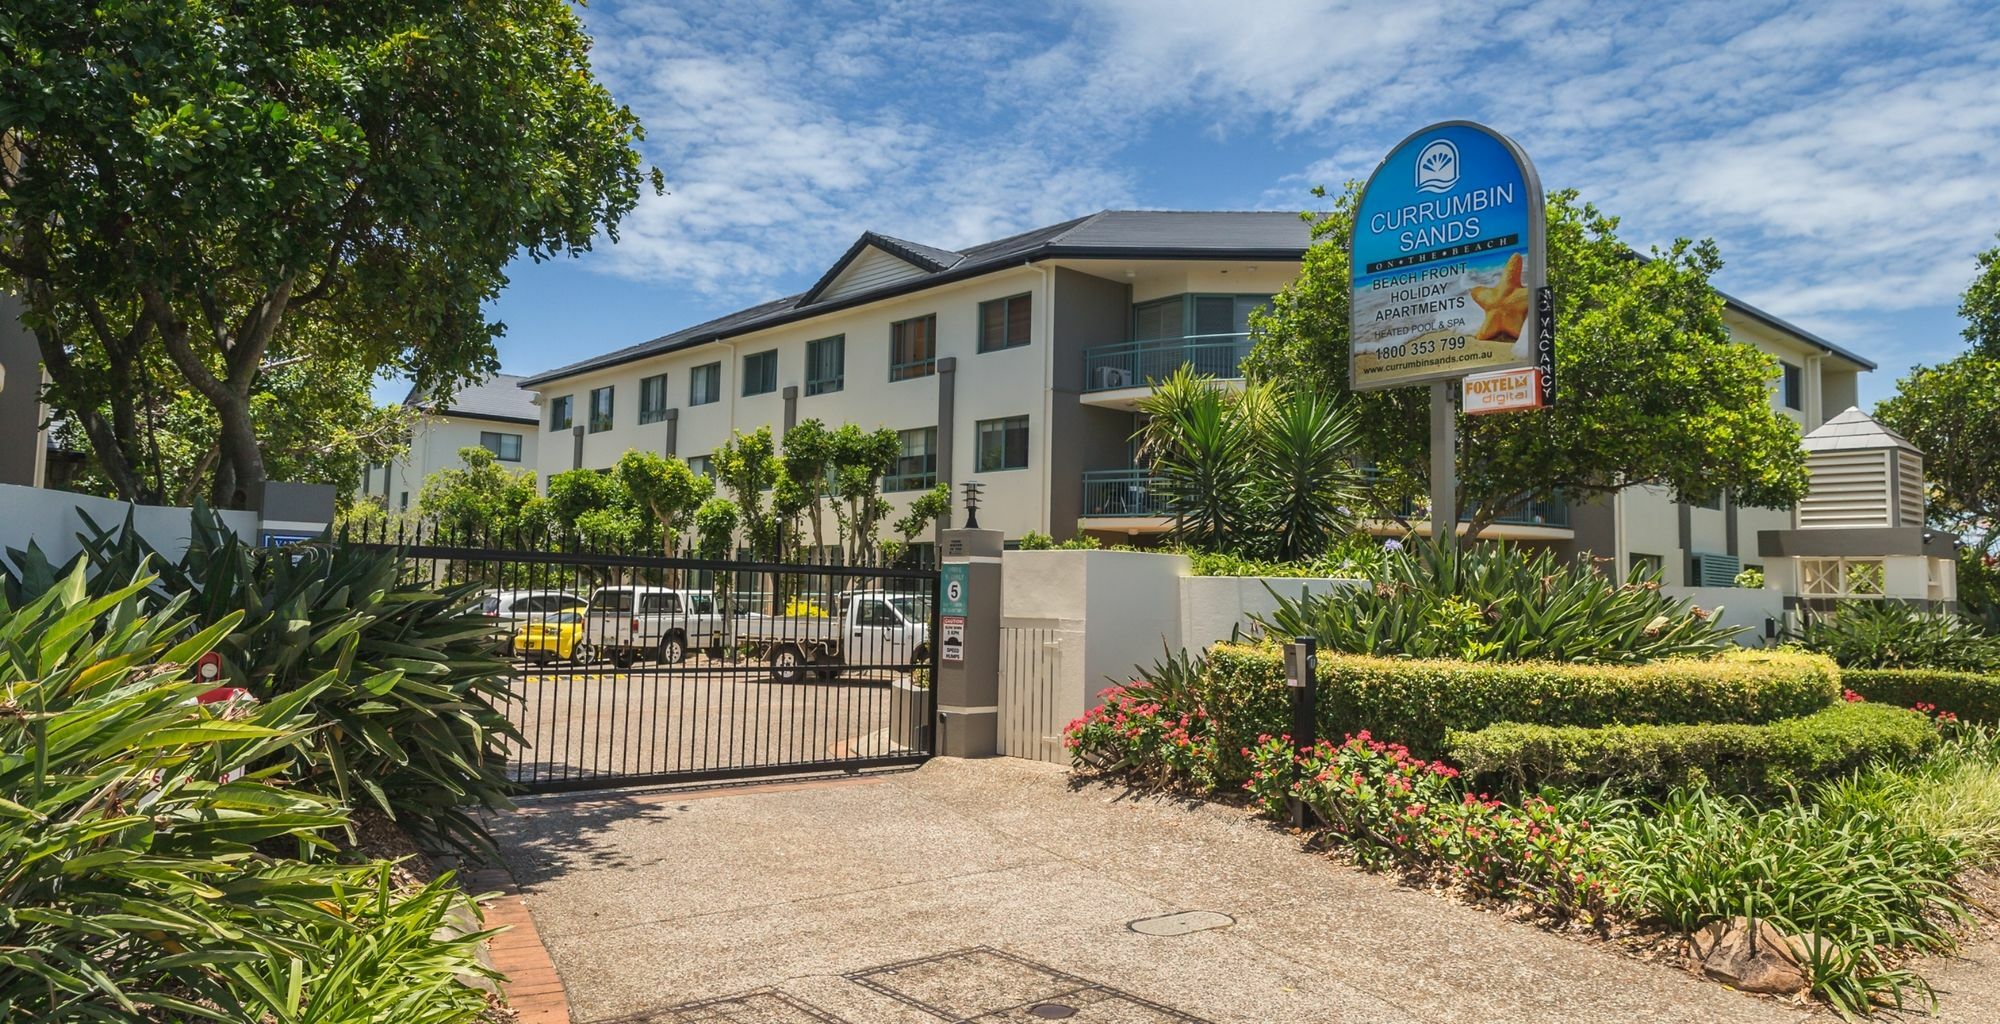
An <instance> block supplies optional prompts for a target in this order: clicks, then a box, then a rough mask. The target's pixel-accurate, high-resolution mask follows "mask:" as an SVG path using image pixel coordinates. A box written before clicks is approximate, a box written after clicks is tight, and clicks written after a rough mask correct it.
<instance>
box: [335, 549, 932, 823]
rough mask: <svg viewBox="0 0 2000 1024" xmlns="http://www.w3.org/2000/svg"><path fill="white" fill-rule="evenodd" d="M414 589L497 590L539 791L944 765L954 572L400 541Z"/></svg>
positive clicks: (524, 770) (526, 755) (489, 599)
mask: <svg viewBox="0 0 2000 1024" xmlns="http://www.w3.org/2000/svg"><path fill="white" fill-rule="evenodd" d="M345 539H347V540H349V541H350V542H354V543H363V544H369V545H379V546H384V547H390V548H393V549H395V550H396V551H398V552H399V553H400V554H401V556H402V557H403V559H404V562H405V571H406V572H407V573H408V574H409V576H410V577H411V578H413V579H414V580H417V581H421V582H425V583H428V584H431V585H434V586H440V587H446V586H449V587H457V586H471V587H475V588H477V592H478V601H479V605H478V608H479V611H480V613H481V614H482V615H484V616H485V617H486V619H487V620H488V621H489V622H490V623H491V636H492V638H493V642H494V643H495V645H496V646H497V648H498V649H499V650H500V651H501V652H503V653H504V655H505V656H506V657H507V659H508V662H509V664H510V665H511V666H512V672H513V682H514V685H513V687H512V690H513V700H512V702H511V704H510V706H509V707H508V708H507V709H506V712H507V716H508V718H509V719H510V720H511V721H512V722H513V723H514V725H515V727H516V728H517V729H518V730H519V731H520V733H521V741H520V742H518V743H514V744H511V745H510V746H511V749H510V751H509V753H510V758H511V760H510V766H509V770H510V774H511V776H512V778H513V779H514V780H515V781H516V782H519V783H521V784H522V785H523V786H524V787H526V788H528V789H529V790H533V791H543V792H549V791H561V790H576V789H588V788H596V787H606V786H619V785H634V784H643V783H656V782H677V781H695V780H703V779H726V778H740V777H746V776H755V775H770V774H787V773H793V772H807V771H821V770H838V769H857V768H867V767H885V766H891V765H906V764H915V763H919V762H921V761H923V760H924V759H925V758H927V757H929V756H930V754H931V752H932V743H933V737H934V735H935V726H936V704H935V701H934V700H933V696H932V695H933V690H932V683H933V681H934V680H935V679H936V669H937V665H936V658H937V645H936V643H935V641H934V639H933V638H934V637H936V636H937V586H938V573H937V570H936V568H935V567H934V566H931V565H929V564H925V563H924V562H921V561H918V560H915V559H907V558H906V559H903V560H900V561H897V562H894V563H888V562H884V561H882V560H875V559H865V558H864V559H850V558H845V557H834V556H832V555H831V554H829V557H827V558H826V559H825V560H823V561H814V560H810V559H806V560H798V561H784V562H766V561H753V560H750V559H749V558H747V557H745V558H740V559H735V560H714V559H700V558H694V557H689V556H688V555H687V554H686V553H685V552H676V553H673V554H666V553H659V552H646V551H634V550H623V549H613V548H607V547H604V546H599V545H592V544H590V543H588V542H584V541H578V540H574V539H570V538H560V537H554V536H548V535H538V536H509V537H493V536H488V535H484V534H480V533H478V532H477V531H472V530H465V531H438V530H435V529H432V528H429V527H411V526H407V525H404V526H385V527H377V528H375V529H372V530H358V531H352V532H350V533H349V534H348V535H347V536H346V538H345Z"/></svg>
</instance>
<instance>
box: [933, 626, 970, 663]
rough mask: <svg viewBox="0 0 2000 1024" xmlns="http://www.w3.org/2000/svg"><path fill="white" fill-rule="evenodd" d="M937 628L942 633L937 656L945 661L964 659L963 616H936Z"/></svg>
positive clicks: (960, 660)
mask: <svg viewBox="0 0 2000 1024" xmlns="http://www.w3.org/2000/svg"><path fill="white" fill-rule="evenodd" d="M938 630H939V632H941V633H942V634H943V639H942V641H941V642H940V643H939V644H938V656H939V657H941V658H943V659H944V660H946V661H956V662H962V661H964V660H965V616H963V615H940V616H938Z"/></svg>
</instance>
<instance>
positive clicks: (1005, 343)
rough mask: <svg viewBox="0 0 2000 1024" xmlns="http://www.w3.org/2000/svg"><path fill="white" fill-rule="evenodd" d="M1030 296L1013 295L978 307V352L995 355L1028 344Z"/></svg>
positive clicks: (1031, 303)
mask: <svg viewBox="0 0 2000 1024" xmlns="http://www.w3.org/2000/svg"><path fill="white" fill-rule="evenodd" d="M1032 306H1033V300H1032V297H1031V296H1027V295H1015V296H1013V297H1011V298H1005V299H994V300H993V301H992V302H982V303H980V304H979V351H981V352H998V351H1000V350H1001V349H1003V348H1019V347H1021V346H1022V345H1026V344H1027V343H1028V323H1029V312H1030V310H1031V308H1032Z"/></svg>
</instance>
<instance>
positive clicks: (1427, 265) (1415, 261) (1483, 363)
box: [1347, 121, 1555, 536]
mask: <svg viewBox="0 0 2000 1024" xmlns="http://www.w3.org/2000/svg"><path fill="white" fill-rule="evenodd" d="M1546 233H1547V208H1546V206H1545V204H1544V202H1543V198H1542V183H1541V179H1540V177H1538V176H1537V175H1536V174H1535V167H1534V164H1533V163H1531V162H1530V161H1529V160H1528V155H1527V154H1526V153H1524V152H1522V151H1521V148H1520V147H1519V146H1516V145H1515V144H1514V143H1513V141H1512V140H1510V139H1508V138H1507V137H1506V136H1504V135H1501V134H1500V133H1498V132H1496V131H1494V130H1492V129H1490V128H1487V127H1485V126H1484V125H1478V124H1474V123H1472V122H1470V121H1446V122H1443V123H1440V124H1434V125H1431V126H1430V127H1428V128H1425V129H1423V130H1422V131H1419V132H1417V133H1415V134H1414V135H1411V136H1410V137H1408V138H1406V139H1404V140H1403V141H1402V142H1400V143H1398V144H1397V145H1396V147H1395V148H1394V149H1391V150H1390V151H1389V155H1388V156H1386V157H1384V158H1383V160H1382V163H1381V164H1380V165H1378V166H1377V167H1376V168H1375V172H1374V173H1373V174H1371V175H1369V177H1368V184H1367V185H1366V186H1365V187H1364V188H1363V189H1362V190H1361V198H1360V201H1359V202H1358V203H1356V205H1355V212H1354V238H1353V243H1352V249H1351V250H1350V251H1349V253H1348V257H1349V266H1348V274H1349V288H1350V292H1349V296H1348V298H1349V304H1348V308H1349V314H1348V315H1349V323H1348V327H1349V331H1348V341H1349V343H1348V364H1347V379H1348V386H1349V388H1350V389H1352V390H1355V391H1373V390H1377V389H1380V388H1394V387H1407V386H1409V385H1413V384H1429V385H1430V386H1431V472H1430V477H1431V480H1430V484H1431V524H1432V532H1433V534H1435V535H1438V536H1442V535H1444V534H1445V533H1447V532H1449V531H1454V530H1455V529H1456V526H1455V522H1456V520H1457V518H1458V486H1457V485H1458V479H1457V478H1458V472H1457V470H1458V465H1457V464H1458V430H1457V425H1458V424H1457V409H1456V407H1455V405H1454V401H1453V394H1452V392H1453V388H1454V386H1455V385H1456V384H1457V383H1458V382H1459V381H1460V380H1461V379H1463V378H1465V377H1466V376H1467V375H1468V374H1480V373H1486V372H1500V371H1512V370H1521V369H1529V368H1532V369H1535V370H1537V371H1538V372H1539V373H1541V374H1542V376H1541V377H1540V378H1538V379H1537V381H1536V390H1537V391H1538V394H1539V396H1540V401H1539V402H1538V404H1537V405H1536V406H1533V408H1539V407H1541V406H1542V405H1547V404H1549V403H1552V402H1553V401H1554V399H1555V348H1554V316H1553V309H1554V302H1553V300H1552V298H1551V297H1550V295H1549V289H1548V281H1547V269H1546V267H1547V257H1546V252H1545V249H1546V245H1547V240H1546V238H1545V235H1546ZM1467 411H1468V412H1469V411H1473V410H1471V409H1468V410H1467ZM1482 411H1495V412H1497V411H1501V410H1499V409H1489V410H1482Z"/></svg>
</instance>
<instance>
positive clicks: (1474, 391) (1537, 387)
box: [1463, 366, 1542, 416]
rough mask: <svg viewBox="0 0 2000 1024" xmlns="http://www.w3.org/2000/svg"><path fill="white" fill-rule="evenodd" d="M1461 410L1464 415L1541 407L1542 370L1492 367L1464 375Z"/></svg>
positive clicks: (1535, 368) (1532, 367)
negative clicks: (1494, 368)
mask: <svg viewBox="0 0 2000 1024" xmlns="http://www.w3.org/2000/svg"><path fill="white" fill-rule="evenodd" d="M1463 390H1464V392H1465V400H1464V409H1465V414H1466V415H1467V416H1478V415H1482V414H1485V413H1492V412H1519V411H1521V410H1523V409H1540V408H1541V407H1542V371H1541V368H1540V367H1535V366H1531V367H1529V368H1527V369H1525V370H1495V371H1493V372H1491V373H1475V374H1473V375H1471V376H1469V377H1467V378H1465V384H1464V389H1463Z"/></svg>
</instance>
